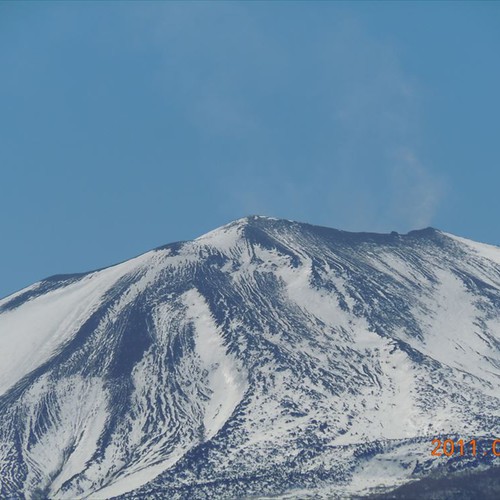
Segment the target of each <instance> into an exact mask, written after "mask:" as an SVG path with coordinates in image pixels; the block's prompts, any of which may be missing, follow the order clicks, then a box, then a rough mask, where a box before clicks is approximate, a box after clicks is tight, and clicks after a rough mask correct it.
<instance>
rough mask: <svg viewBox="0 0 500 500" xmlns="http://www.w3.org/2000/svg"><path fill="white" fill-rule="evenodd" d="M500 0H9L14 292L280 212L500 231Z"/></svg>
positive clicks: (8, 200)
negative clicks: (462, 0)
mask: <svg viewBox="0 0 500 500" xmlns="http://www.w3.org/2000/svg"><path fill="white" fill-rule="evenodd" d="M499 93H500V2H484V3H481V2H471V3H460V2H443V3H439V2H421V3H410V2H387V3H375V2H369V3H364V2H353V3H340V2H335V3H328V2H318V3H315V2H303V3H302V2H290V3H287V2H274V3H266V2H249V3H230V2H221V3H209V2H202V3H195V2H188V3H160V2H152V3H133V2H125V3H120V2H110V3H104V2H86V3H76V2H57V3H50V2H26V3H18V2H0V173H1V177H0V217H1V218H0V238H1V245H0V296H4V295H7V294H8V293H11V292H13V291H15V290H17V289H19V288H21V287H23V286H26V285H28V284H30V283H32V282H34V281H36V280H38V279H41V278H44V277H46V276H49V275H52V274H59V273H67V272H79V271H87V270H91V269H94V268H98V267H103V266H107V265H110V264H112V263H116V262H118V261H121V260H125V259H128V258H130V257H132V256H134V255H137V254H139V253H142V252H144V251H147V250H149V249H151V248H153V247H156V246H159V245H162V244H165V243H169V242H172V241H178V240H185V239H191V238H193V237H196V236H198V235H200V234H202V233H204V232H206V231H208V230H210V229H213V228H215V227H217V226H220V225H223V224H225V223H227V222H229V221H231V220H233V219H236V218H239V217H242V216H244V215H250V214H262V215H271V216H275V217H282V218H287V219H294V220H300V221H305V222H311V223H315V224H321V225H326V226H330V227H336V228H339V229H346V230H354V231H384V232H385V231H390V230H397V231H401V232H407V231H408V230H411V229H417V228H422V227H426V226H429V225H432V226H434V227H437V228H439V229H443V230H446V231H449V232H452V233H455V234H458V235H462V236H465V237H469V238H472V239H476V240H479V241H485V242H489V243H493V244H500V225H499V215H500V195H499V191H500V97H499Z"/></svg>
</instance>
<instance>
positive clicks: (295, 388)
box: [0, 216, 500, 499]
mask: <svg viewBox="0 0 500 500" xmlns="http://www.w3.org/2000/svg"><path fill="white" fill-rule="evenodd" d="M499 338H500V249H498V248H496V247H490V246H487V245H482V244H479V243H474V242H471V241H469V240H464V239H461V238H458V237H454V236H451V235H447V234H445V233H442V232H440V231H437V230H435V229H432V228H426V229H422V230H418V231H410V232H409V233H407V234H404V235H400V234H398V233H395V232H393V233H390V234H377V233H353V232H347V231H340V230H336V229H330V228H325V227H321V226H313V225H310V224H304V223H298V222H292V221H287V220H281V219H273V218H270V217H263V216H249V217H244V218H242V219H238V220H236V221H233V222H231V223H229V224H226V225H225V226H222V227H220V228H218V229H215V230H214V231H211V232H209V233H207V234H205V235H203V236H201V237H199V238H197V239H196V240H193V241H188V242H182V243H177V244H172V245H166V246H165V247H161V248H158V249H156V250H153V251H151V252H148V253H146V254H143V255H141V256H139V257H136V258H135V259H131V260H130V261H127V262H124V263H121V264H118V265H116V266H112V267H109V268H106V269H101V270H98V271H94V272H91V273H85V274H80V275H70V276H56V277H53V278H52V279H49V280H44V281H42V282H40V283H37V284H35V285H33V286H31V287H28V288H27V289H25V290H23V291H21V292H19V293H18V294H14V295H13V296H11V297H7V298H6V299H3V300H1V301H0V497H2V498H4V497H5V498H17V497H27V498H34V497H37V496H44V497H49V498H61V499H70V498H82V497H99V498H110V497H113V496H119V495H122V496H123V497H122V498H145V497H149V496H151V497H162V498H163V497H176V496H180V497H181V498H200V497H213V498H235V497H242V496H252V495H254V494H255V491H258V492H259V493H260V494H261V495H262V496H268V497H274V496H279V495H284V494H287V495H293V494H294V492H296V491H303V492H305V493H304V494H307V495H309V494H310V495H311V496H324V497H326V498H332V497H334V496H335V495H340V496H344V497H352V496H357V495H358V494H362V493H366V492H369V491H370V489H371V488H376V489H377V488H391V487H394V486H396V485H398V484H402V483H404V482H407V481H410V480H412V479H415V478H416V477H421V476H424V477H425V476H426V475H429V474H430V473H431V472H433V471H443V470H444V471H446V470H447V467H448V462H446V461H445V460H443V457H440V458H437V459H436V460H434V458H433V457H432V456H430V447H431V441H432V439H433V438H435V437H436V436H438V437H440V438H442V439H445V438H446V437H447V436H452V437H453V436H455V437H456V436H460V437H463V438H464V441H465V438H466V437H467V436H469V439H471V438H472V437H474V436H482V437H483V439H484V440H486V439H489V438H490V437H491V436H494V435H495V433H496V432H497V430H498V427H499V425H500V397H499V394H500V345H499V343H498V339H499ZM453 439H454V438H453ZM457 439H458V438H457ZM478 443H479V441H478ZM478 446H479V444H478ZM469 458H471V459H470V460H469V459H468V458H467V457H460V460H459V461H451V462H450V467H458V468H462V469H467V468H473V467H476V466H477V465H478V463H479V461H478V460H475V458H473V457H469ZM482 460H483V462H482V463H483V464H485V465H491V464H492V461H493V457H492V456H490V457H485V458H484V459H482ZM422 464H425V467H423V466H422ZM388 471H389V472H388Z"/></svg>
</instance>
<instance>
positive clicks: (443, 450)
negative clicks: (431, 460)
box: [431, 439, 500, 457]
mask: <svg viewBox="0 0 500 500" xmlns="http://www.w3.org/2000/svg"><path fill="white" fill-rule="evenodd" d="M432 446H434V448H433V450H432V451H431V455H432V456H433V457H443V456H444V457H453V456H461V457H463V456H470V457H476V456H486V455H493V456H495V457H500V439H494V440H491V442H489V443H488V444H487V445H485V444H484V441H483V442H482V446H479V445H478V442H477V440H476V439H471V440H470V441H467V442H465V441H464V440H463V439H459V440H457V441H454V440H453V439H433V440H432Z"/></svg>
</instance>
